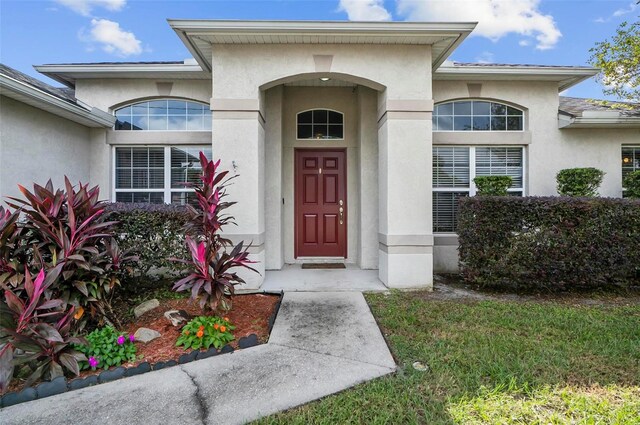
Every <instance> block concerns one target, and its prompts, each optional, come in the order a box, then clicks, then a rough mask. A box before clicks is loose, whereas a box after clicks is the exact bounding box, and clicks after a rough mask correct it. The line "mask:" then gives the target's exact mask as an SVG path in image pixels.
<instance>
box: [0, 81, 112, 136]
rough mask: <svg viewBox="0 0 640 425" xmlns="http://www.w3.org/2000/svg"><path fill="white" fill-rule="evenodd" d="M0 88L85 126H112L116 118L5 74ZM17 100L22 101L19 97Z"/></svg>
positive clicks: (9, 94) (7, 93) (4, 91)
mask: <svg viewBox="0 0 640 425" xmlns="http://www.w3.org/2000/svg"><path fill="white" fill-rule="evenodd" d="M0 88H2V91H0V94H3V95H6V96H8V97H13V96H11V95H12V94H16V95H19V96H20V97H22V98H27V99H29V100H30V101H29V102H28V103H27V104H29V105H31V106H34V107H37V108H39V109H43V110H45V111H47V112H50V113H53V114H55V115H58V116H62V117H63V118H67V119H69V120H71V121H74V122H77V123H79V124H82V125H85V126H87V127H98V128H108V127H113V125H114V123H115V120H116V118H115V117H114V116H113V115H111V114H108V113H106V112H104V111H101V110H99V109H96V108H92V109H91V110H88V109H85V108H83V107H81V106H78V105H74V104H73V103H70V102H67V101H65V100H62V99H59V98H57V97H55V96H53V95H51V94H49V93H46V92H44V91H42V90H39V89H37V88H35V87H33V86H30V85H28V84H25V83H23V82H21V81H18V80H16V79H14V78H11V77H9V76H6V75H1V74H0ZM18 100H20V101H22V100H21V99H18ZM44 105H47V106H50V109H45V108H43V106H44Z"/></svg>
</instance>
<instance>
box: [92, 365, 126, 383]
mask: <svg viewBox="0 0 640 425" xmlns="http://www.w3.org/2000/svg"><path fill="white" fill-rule="evenodd" d="M124 371H125V369H124V368H123V367H117V368H115V369H113V370H105V371H104V372H102V373H101V374H100V375H98V381H100V383H105V382H111V381H115V380H116V379H120V378H123V377H124Z"/></svg>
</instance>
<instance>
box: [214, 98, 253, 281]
mask: <svg viewBox="0 0 640 425" xmlns="http://www.w3.org/2000/svg"><path fill="white" fill-rule="evenodd" d="M221 94H222V93H221ZM215 95H217V93H216V90H215V88H214V96H215ZM211 110H212V113H213V126H212V127H213V133H212V134H213V156H214V158H216V159H218V158H220V159H221V160H222V163H221V164H222V168H223V169H226V170H230V172H231V173H230V174H231V175H237V176H238V177H236V178H235V179H234V180H233V181H232V184H231V185H230V186H229V187H228V188H227V193H228V194H229V197H228V199H227V200H228V201H232V202H237V204H236V205H234V206H232V207H231V208H230V209H229V210H228V213H229V214H231V215H233V216H234V217H235V221H236V223H237V226H233V225H229V226H227V227H226V228H225V229H224V236H226V237H228V238H230V239H231V240H232V241H234V243H238V242H240V241H244V242H245V245H248V244H249V243H251V248H250V252H251V259H252V260H255V261H257V263H256V264H254V265H253V266H254V268H255V269H257V270H258V271H260V275H258V274H256V273H253V272H250V271H247V270H240V271H239V275H240V276H241V277H242V278H243V279H244V280H245V281H246V282H247V283H246V285H243V286H242V289H257V288H259V287H260V285H261V284H262V281H263V279H264V270H265V252H264V234H265V232H264V134H265V131H264V116H263V114H262V113H261V111H260V99H228V98H220V97H214V98H212V99H211Z"/></svg>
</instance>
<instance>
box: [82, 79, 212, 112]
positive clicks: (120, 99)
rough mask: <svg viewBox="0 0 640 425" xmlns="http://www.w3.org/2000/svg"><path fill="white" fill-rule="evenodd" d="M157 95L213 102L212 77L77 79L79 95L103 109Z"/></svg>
mask: <svg viewBox="0 0 640 425" xmlns="http://www.w3.org/2000/svg"><path fill="white" fill-rule="evenodd" d="M154 97H176V98H182V99H190V100H195V101H199V102H204V103H207V104H208V103H209V100H210V99H211V79H207V80H164V79H163V80H152V79H142V78H137V79H133V78H131V79H117V78H105V79H98V78H95V79H86V80H77V82H76V98H77V99H78V100H80V101H82V102H85V103H87V104H89V105H91V106H93V107H96V108H98V109H102V110H103V111H107V112H113V109H114V108H116V107H118V106H121V105H124V104H127V103H130V102H133V101H136V100H140V101H142V100H146V99H151V98H154Z"/></svg>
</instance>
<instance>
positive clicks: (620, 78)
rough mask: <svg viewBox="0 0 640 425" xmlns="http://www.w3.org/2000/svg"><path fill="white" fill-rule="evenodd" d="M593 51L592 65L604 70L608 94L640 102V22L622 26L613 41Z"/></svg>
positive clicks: (605, 89) (603, 77)
mask: <svg viewBox="0 0 640 425" xmlns="http://www.w3.org/2000/svg"><path fill="white" fill-rule="evenodd" d="M589 51H590V52H591V59H590V62H591V64H592V65H594V66H596V67H598V68H600V69H601V72H600V74H599V75H598V80H599V81H600V82H602V83H603V84H604V85H605V88H604V90H603V91H604V93H605V94H608V95H614V96H617V97H619V98H621V99H628V100H632V101H640V21H636V22H632V23H629V22H623V23H621V24H620V26H619V27H618V29H617V30H616V34H615V35H614V36H613V37H612V38H611V40H608V39H607V40H605V41H602V42H599V43H596V45H595V46H594V47H593V48H591V49H590V50H589Z"/></svg>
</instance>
